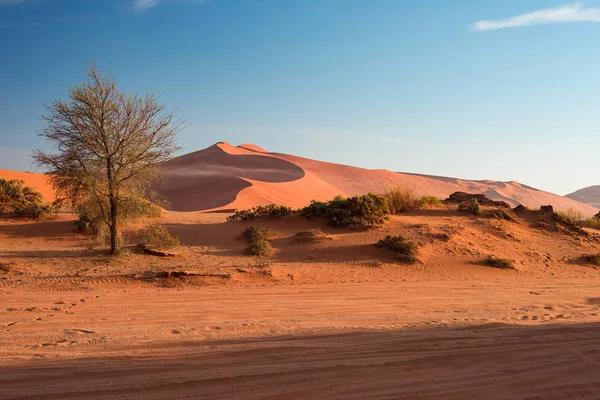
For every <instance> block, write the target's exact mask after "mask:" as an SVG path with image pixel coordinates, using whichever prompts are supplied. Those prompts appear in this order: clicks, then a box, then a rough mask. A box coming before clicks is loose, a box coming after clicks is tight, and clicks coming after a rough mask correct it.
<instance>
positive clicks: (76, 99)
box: [34, 65, 182, 254]
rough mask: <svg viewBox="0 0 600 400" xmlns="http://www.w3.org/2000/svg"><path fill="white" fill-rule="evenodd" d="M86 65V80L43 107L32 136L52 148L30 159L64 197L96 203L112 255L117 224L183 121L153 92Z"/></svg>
mask: <svg viewBox="0 0 600 400" xmlns="http://www.w3.org/2000/svg"><path fill="white" fill-rule="evenodd" d="M84 71H85V73H86V75H87V79H86V80H85V81H84V82H83V83H81V84H79V85H78V86H74V87H72V88H70V89H69V98H68V100H67V101H55V102H53V103H52V104H51V105H50V106H46V108H47V111H48V112H47V114H46V115H45V116H43V117H42V118H43V120H44V121H45V126H44V128H42V129H41V131H40V132H39V133H38V135H39V136H42V137H44V138H46V140H47V141H48V142H49V143H51V144H52V145H53V147H54V149H55V152H54V153H52V154H51V153H44V152H42V151H40V150H37V151H36V152H35V153H34V159H35V161H36V163H37V164H38V165H40V166H41V167H43V168H45V169H46V170H47V173H48V175H49V178H50V180H51V183H52V186H53V187H54V189H55V191H56V194H57V198H58V199H60V200H62V201H63V202H64V204H68V205H70V206H72V207H73V208H75V209H77V207H80V206H81V205H83V204H86V205H87V207H92V208H93V209H94V210H96V213H97V217H98V218H99V219H101V221H102V222H104V223H105V224H106V225H107V227H108V230H109V232H110V252H111V254H116V253H117V252H118V251H119V243H118V237H119V231H120V223H121V222H122V221H125V220H126V217H127V216H128V215H130V213H131V208H132V207H135V204H138V205H139V202H140V199H143V198H145V196H146V193H147V190H148V187H149V184H150V183H151V182H152V181H154V180H156V179H158V178H159V175H158V173H157V171H158V169H157V167H158V166H159V165H160V164H161V163H163V162H164V161H167V160H168V159H170V158H171V157H172V156H173V155H174V154H175V153H176V152H177V150H179V148H178V147H177V146H176V144H175V136H176V134H177V133H178V132H179V130H180V129H181V126H182V121H179V120H177V119H176V117H175V115H174V114H173V113H172V112H167V111H166V107H165V105H163V104H161V103H160V102H159V99H158V98H157V97H156V96H155V95H152V94H147V95H145V96H143V97H141V96H138V95H137V94H126V93H124V92H122V91H120V90H119V89H117V84H116V82H115V80H114V79H113V78H112V77H111V76H109V75H106V74H103V73H102V72H100V71H99V70H98V68H97V67H96V66H95V65H90V66H88V68H86V69H85V70H84Z"/></svg>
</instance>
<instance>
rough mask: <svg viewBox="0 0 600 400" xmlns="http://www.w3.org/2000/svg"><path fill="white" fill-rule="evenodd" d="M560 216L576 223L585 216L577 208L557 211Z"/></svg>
mask: <svg viewBox="0 0 600 400" xmlns="http://www.w3.org/2000/svg"><path fill="white" fill-rule="evenodd" d="M556 213H557V214H558V215H560V217H561V218H562V219H564V220H566V221H569V222H570V223H572V224H574V223H575V222H578V221H583V220H584V219H585V218H584V217H583V213H582V212H581V211H579V210H575V209H574V208H569V209H567V210H562V211H557V212H556Z"/></svg>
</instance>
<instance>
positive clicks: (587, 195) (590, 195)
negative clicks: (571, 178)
mask: <svg viewBox="0 0 600 400" xmlns="http://www.w3.org/2000/svg"><path fill="white" fill-rule="evenodd" d="M565 197H568V198H569V199H573V200H575V201H579V202H581V203H585V204H589V205H591V206H593V207H600V185H594V186H590V187H586V188H583V189H579V190H577V191H576V192H573V193H570V194H568V195H566V196H565Z"/></svg>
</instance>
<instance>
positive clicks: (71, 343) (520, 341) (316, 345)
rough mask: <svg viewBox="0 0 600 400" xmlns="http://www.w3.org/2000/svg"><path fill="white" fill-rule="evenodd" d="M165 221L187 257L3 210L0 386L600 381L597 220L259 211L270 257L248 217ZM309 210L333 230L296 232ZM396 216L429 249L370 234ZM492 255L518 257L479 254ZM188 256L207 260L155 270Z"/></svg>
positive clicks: (562, 388) (160, 395) (566, 385)
mask: <svg viewBox="0 0 600 400" xmlns="http://www.w3.org/2000/svg"><path fill="white" fill-rule="evenodd" d="M531 217H532V218H539V216H537V214H532V215H531ZM161 222H162V223H164V224H166V225H167V226H168V227H169V229H171V231H172V232H174V233H175V234H177V235H178V236H179V237H180V238H181V241H182V246H181V247H180V248H178V249H177V252H178V253H179V254H180V257H175V258H168V259H162V258H153V257H148V256H143V255H140V254H136V253H135V252H133V253H131V254H127V255H124V256H122V257H117V258H111V257H107V256H106V255H105V254H104V253H103V251H102V250H98V249H90V248H89V247H90V242H89V241H88V239H87V238H85V237H82V236H78V235H76V234H75V233H74V231H73V224H72V216H68V215H61V216H60V217H59V218H57V219H56V220H54V221H48V222H43V223H33V222H27V221H18V220H0V233H1V235H0V257H1V262H0V305H1V307H0V399H33V398H43V399H172V398H201V399H296V398H302V399H320V398H344V399H363V398H370V399H396V398H430V399H462V398H483V399H505V398H513V399H515V398H516V399H521V398H522V399H536V398H538V399H570V398H578V399H579V398H582V397H583V398H596V397H597V393H598V392H599V391H600V351H599V350H598V349H599V348H600V333H598V332H599V331H598V328H599V327H600V292H599V289H598V288H599V285H598V283H600V279H599V278H600V271H598V269H596V268H593V267H592V266H590V265H586V264H585V263H584V262H583V261H582V260H581V256H582V255H583V254H591V253H598V252H599V251H600V242H599V239H598V235H597V232H590V234H588V235H583V234H581V233H574V232H572V231H569V230H564V229H562V228H560V227H559V228H560V229H559V228H556V229H554V228H553V227H552V226H546V225H540V224H539V221H537V219H533V220H528V219H524V220H520V221H518V222H509V221H501V220H490V219H481V218H475V217H472V216H468V215H465V214H460V213H457V212H456V211H454V210H445V209H443V210H425V211H418V212H413V213H407V214H404V215H402V216H397V217H392V219H391V220H390V221H389V222H388V223H387V224H386V225H385V226H384V227H382V228H381V229H377V230H372V231H366V232H357V231H348V230H338V229H334V228H329V227H326V226H324V225H322V224H321V225H319V224H318V223H315V222H308V221H305V220H303V219H301V218H299V217H288V218H285V219H283V220H279V221H269V222H264V224H266V225H268V226H270V227H271V228H272V229H274V230H275V231H276V232H277V237H276V239H274V240H273V245H274V246H275V247H276V248H277V249H278V250H279V252H278V253H277V255H276V256H275V258H274V259H273V260H272V262H271V264H270V265H268V266H263V265H258V264H257V263H256V260H253V259H252V258H251V257H248V256H246V255H245V254H244V246H245V244H244V242H243V241H242V240H240V239H239V238H238V236H239V233H240V232H241V230H242V229H243V228H245V227H246V226H248V224H249V223H226V222H225V215H223V214H208V215H206V214H179V213H169V214H167V215H166V216H165V218H163V220H162V221H161ZM315 226H319V227H321V228H322V229H323V230H324V232H325V233H327V234H328V235H330V236H331V240H330V241H327V242H325V243H320V244H317V245H305V244H293V243H292V242H291V241H290V237H291V236H293V235H294V233H296V232H298V231H299V230H302V229H309V228H313V227H315ZM399 232H404V233H406V234H408V235H410V236H411V237H413V238H414V240H416V241H417V242H419V243H420V253H419V258H420V260H421V262H420V263H419V264H416V265H403V264H398V263H396V262H395V261H394V257H393V255H391V254H388V253H386V252H385V251H382V250H381V249H377V248H375V247H374V246H373V245H372V244H373V243H374V242H375V241H377V240H378V239H379V238H380V237H382V236H385V235H387V234H397V233H399ZM441 233H446V234H447V235H448V238H447V240H438V239H435V238H437V237H439V235H440V234H441ZM130 240H131V241H132V242H133V243H135V235H133V233H131V237H130ZM489 254H497V255H499V256H502V257H509V258H512V259H513V260H514V262H515V265H517V268H518V270H517V271H506V270H496V269H493V268H489V267H485V266H483V265H481V260H482V258H483V257H485V256H486V255H489ZM182 270H183V271H187V272H190V273H194V274H196V276H193V277H186V278H184V279H178V278H177V279H173V278H168V279H163V278H160V277H158V276H159V275H160V274H161V273H163V272H165V271H166V272H177V271H182Z"/></svg>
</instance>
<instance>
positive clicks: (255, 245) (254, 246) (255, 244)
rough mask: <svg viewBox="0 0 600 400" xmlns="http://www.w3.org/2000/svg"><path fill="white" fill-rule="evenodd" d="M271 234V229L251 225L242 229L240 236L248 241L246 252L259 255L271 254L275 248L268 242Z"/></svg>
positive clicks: (267, 255) (268, 255) (266, 255)
mask: <svg viewBox="0 0 600 400" xmlns="http://www.w3.org/2000/svg"><path fill="white" fill-rule="evenodd" d="M272 235H273V230H271V229H269V228H266V227H263V226H251V227H249V228H246V229H244V231H243V232H242V234H241V236H242V237H243V238H245V239H246V241H248V246H247V247H246V252H248V254H251V255H253V256H259V257H270V256H272V255H273V254H274V253H275V249H274V248H273V246H271V243H270V242H269V238H270V237H272Z"/></svg>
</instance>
